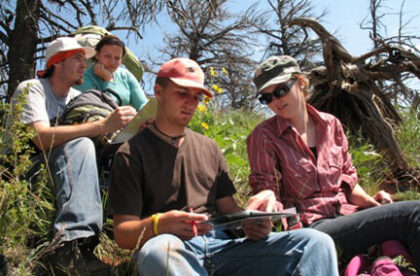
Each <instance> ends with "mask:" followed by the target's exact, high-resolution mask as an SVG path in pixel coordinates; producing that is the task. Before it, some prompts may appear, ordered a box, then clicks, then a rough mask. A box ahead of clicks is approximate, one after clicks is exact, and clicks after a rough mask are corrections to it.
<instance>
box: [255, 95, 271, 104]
mask: <svg viewBox="0 0 420 276" xmlns="http://www.w3.org/2000/svg"><path fill="white" fill-rule="evenodd" d="M258 100H259V101H260V103H262V104H269V103H271V101H272V100H273V95H272V94H261V96H260V97H259V98H258Z"/></svg>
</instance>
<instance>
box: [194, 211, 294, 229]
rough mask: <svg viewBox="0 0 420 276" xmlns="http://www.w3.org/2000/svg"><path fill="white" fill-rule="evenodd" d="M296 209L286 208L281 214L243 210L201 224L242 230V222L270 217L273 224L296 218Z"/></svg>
mask: <svg viewBox="0 0 420 276" xmlns="http://www.w3.org/2000/svg"><path fill="white" fill-rule="evenodd" d="M296 215H297V212H296V208H294V207H292V208H288V209H285V210H283V211H281V212H262V211H256V210H243V211H239V212H235V213H231V214H226V215H222V216H217V217H213V218H210V219H209V220H207V221H204V222H202V223H210V224H212V225H213V227H215V228H217V229H220V230H224V229H239V228H242V222H244V221H248V220H256V221H258V220H260V219H262V218H267V217H270V218H271V221H272V222H273V223H275V222H278V221H280V220H281V219H282V218H288V217H292V216H296Z"/></svg>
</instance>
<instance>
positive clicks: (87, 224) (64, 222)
mask: <svg viewBox="0 0 420 276" xmlns="http://www.w3.org/2000/svg"><path fill="white" fill-rule="evenodd" d="M46 156H47V159H48V166H49V168H50V171H51V176H52V180H53V182H54V193H55V196H56V202H57V206H56V208H57V215H56V218H55V221H54V232H55V233H56V234H58V235H59V239H58V242H64V241H71V240H74V239H78V238H87V237H91V236H94V235H98V234H99V232H100V231H101V228H102V202H101V196H100V191H99V183H98V169H97V166H96V155H95V146H94V144H93V142H92V140H91V139H89V138H78V139H74V140H71V141H69V142H67V143H65V144H64V145H61V146H59V147H56V148H54V149H52V150H51V151H48V152H46ZM36 161H44V157H43V155H42V154H38V155H37V156H35V162H36Z"/></svg>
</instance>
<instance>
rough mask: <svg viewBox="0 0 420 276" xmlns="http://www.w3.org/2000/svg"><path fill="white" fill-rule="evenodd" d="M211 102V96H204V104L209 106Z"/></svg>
mask: <svg viewBox="0 0 420 276" xmlns="http://www.w3.org/2000/svg"><path fill="white" fill-rule="evenodd" d="M210 100H211V98H210V97H209V96H204V99H203V101H202V103H203V104H207V103H208V102H209V101H210Z"/></svg>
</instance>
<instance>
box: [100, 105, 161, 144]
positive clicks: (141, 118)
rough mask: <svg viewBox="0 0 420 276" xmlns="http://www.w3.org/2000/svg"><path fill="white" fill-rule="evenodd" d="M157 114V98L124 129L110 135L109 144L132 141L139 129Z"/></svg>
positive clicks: (141, 110)
mask: <svg viewBox="0 0 420 276" xmlns="http://www.w3.org/2000/svg"><path fill="white" fill-rule="evenodd" d="M156 113H157V101H156V98H151V99H149V101H148V102H147V104H146V105H145V106H143V108H142V109H140V110H139V111H138V112H137V114H136V116H134V117H133V119H132V120H131V121H130V122H129V123H128V124H126V125H125V126H124V127H123V128H122V129H120V130H118V131H115V132H113V133H111V134H109V136H108V138H107V142H108V144H119V143H123V142H125V141H128V140H130V139H131V138H132V137H133V136H134V135H136V133H137V132H138V131H139V127H140V125H141V124H143V123H144V122H145V121H146V120H147V119H155V118H156Z"/></svg>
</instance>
